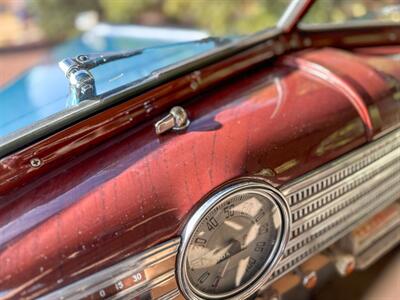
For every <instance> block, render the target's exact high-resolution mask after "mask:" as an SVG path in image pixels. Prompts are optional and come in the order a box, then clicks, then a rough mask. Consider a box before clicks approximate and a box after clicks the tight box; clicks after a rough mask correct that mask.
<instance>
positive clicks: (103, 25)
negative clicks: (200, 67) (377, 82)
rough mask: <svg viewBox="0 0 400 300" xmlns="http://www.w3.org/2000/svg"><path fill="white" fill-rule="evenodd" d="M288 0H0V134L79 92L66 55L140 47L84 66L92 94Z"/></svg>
mask: <svg viewBox="0 0 400 300" xmlns="http://www.w3.org/2000/svg"><path fill="white" fill-rule="evenodd" d="M289 2H290V0H274V1H270V0H193V1H188V0H134V1H127V0H85V1H82V0H68V1H65V0H0V68H1V72H0V74H1V76H0V138H1V137H4V136H6V135H7V134H9V133H11V132H14V131H16V130H19V129H21V128H24V127H26V126H28V125H32V124H33V123H35V122H37V121H40V120H43V119H45V118H46V117H49V116H51V115H53V114H55V113H57V112H60V111H63V110H64V109H66V108H70V107H74V106H76V105H79V103H80V102H82V100H84V99H85V97H83V98H82V97H81V94H79V93H76V92H74V91H73V90H71V87H70V86H69V80H68V79H67V78H66V73H67V72H66V69H67V67H65V65H64V67H65V69H63V70H62V69H61V68H60V67H59V66H58V62H59V61H61V60H63V59H65V58H67V57H70V58H74V57H77V56H78V55H81V54H96V53H99V54H102V55H103V54H105V53H110V52H114V53H115V52H121V51H133V50H138V49H145V50H144V51H138V53H137V54H136V55H132V56H131V57H127V58H123V59H119V60H113V61H111V62H109V63H106V64H99V65H97V66H95V67H93V66H92V67H91V68H89V69H88V70H89V72H90V76H92V77H93V80H94V82H95V91H94V93H91V94H90V95H91V96H90V97H86V98H95V99H99V98H101V96H102V95H104V94H105V93H109V92H112V91H115V90H118V89H120V88H121V87H124V86H126V85H129V84H131V85H132V84H135V83H138V82H140V81H141V80H144V79H146V78H149V77H151V75H152V74H154V72H157V71H159V70H162V69H163V68H166V67H171V66H174V65H175V64H177V63H181V62H184V61H186V60H188V59H191V58H193V57H196V56H198V55H200V54H204V53H207V52H209V51H211V50H213V49H216V48H219V47H222V46H224V45H227V44H229V43H233V42H235V41H238V40H240V39H244V38H246V37H247V36H249V35H252V34H254V33H257V32H260V31H262V30H268V28H272V27H274V26H275V24H276V23H277V21H278V20H279V18H280V16H281V15H282V14H283V12H284V10H285V9H286V7H287V6H288V4H289ZM4 70H7V71H4ZM63 71H64V72H63ZM69 79H71V78H69Z"/></svg>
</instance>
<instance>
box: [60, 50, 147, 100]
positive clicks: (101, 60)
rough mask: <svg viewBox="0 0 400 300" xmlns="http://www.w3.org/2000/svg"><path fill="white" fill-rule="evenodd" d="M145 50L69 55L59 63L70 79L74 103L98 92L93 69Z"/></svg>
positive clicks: (92, 96) (90, 97) (91, 97)
mask: <svg viewBox="0 0 400 300" xmlns="http://www.w3.org/2000/svg"><path fill="white" fill-rule="evenodd" d="M142 52H143V50H141V49H139V50H132V51H126V52H114V53H105V54H84V55H78V56H75V57H67V58H65V59H63V60H62V61H60V62H59V63H58V66H59V67H60V68H61V70H62V71H63V72H64V75H65V77H67V79H68V80H69V86H70V91H71V97H72V103H73V104H78V103H79V102H81V101H83V100H88V99H94V98H95V97H96V96H97V94H96V82H95V79H94V77H93V75H92V73H91V72H90V70H91V69H93V68H95V67H97V66H99V65H103V64H106V63H108V62H111V61H114V60H118V59H123V58H128V57H132V56H135V55H138V54H141V53H142Z"/></svg>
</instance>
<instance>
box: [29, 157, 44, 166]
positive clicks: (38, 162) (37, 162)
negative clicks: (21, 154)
mask: <svg viewBox="0 0 400 300" xmlns="http://www.w3.org/2000/svg"><path fill="white" fill-rule="evenodd" d="M30 164H31V166H32V167H34V168H39V167H40V166H41V165H42V160H41V159H40V158H37V157H34V158H32V159H31V160H30Z"/></svg>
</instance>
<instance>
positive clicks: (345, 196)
mask: <svg viewBox="0 0 400 300" xmlns="http://www.w3.org/2000/svg"><path fill="white" fill-rule="evenodd" d="M399 147H400V130H397V131H395V132H393V133H391V134H388V135H387V136H385V137H383V138H381V139H379V140H377V141H374V142H372V143H371V144H368V145H366V146H363V147H362V148H360V149H358V150H356V151H354V152H352V153H350V154H348V155H345V156H344V157H342V158H340V159H338V160H336V161H334V162H332V163H329V164H327V165H325V166H323V167H322V168H320V169H318V170H315V171H313V172H311V173H309V174H307V175H305V176H303V177H302V178H299V179H296V180H295V181H293V182H291V183H289V184H287V185H285V186H283V187H281V189H280V190H281V191H282V193H283V194H284V195H285V196H286V199H288V201H289V205H290V209H291V214H292V228H291V237H290V240H289V242H288V245H287V247H286V250H285V254H284V257H283V259H282V260H281V262H280V263H279V265H278V266H277V268H276V270H275V272H274V273H273V275H272V277H271V279H270V282H271V281H272V280H275V279H277V278H278V277H281V276H282V275H284V274H285V273H287V272H289V271H290V270H292V269H293V268H295V267H296V266H298V265H299V264H301V263H302V262H303V261H305V260H306V259H308V258H309V257H311V256H312V255H314V254H316V253H318V252H320V251H322V250H324V249H325V248H327V247H328V246H330V245H332V244H333V243H334V242H335V241H337V240H338V239H340V238H341V237H343V236H344V235H346V234H347V233H348V232H350V231H351V230H352V229H353V228H354V227H355V226H356V225H357V224H359V223H360V222H362V221H363V220H365V219H366V218H368V217H369V216H370V215H371V214H374V213H376V212H377V211H379V210H381V209H383V208H384V207H386V206H387V205H389V204H391V203H392V202H394V201H396V200H397V199H399V198H400V175H399V174H400V148H399Z"/></svg>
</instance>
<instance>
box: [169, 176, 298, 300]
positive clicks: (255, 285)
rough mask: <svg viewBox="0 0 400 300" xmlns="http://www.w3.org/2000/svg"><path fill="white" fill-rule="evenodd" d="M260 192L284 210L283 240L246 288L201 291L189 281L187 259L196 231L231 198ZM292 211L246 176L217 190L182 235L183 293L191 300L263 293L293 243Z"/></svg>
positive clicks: (272, 192) (276, 195)
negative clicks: (290, 236) (211, 293)
mask: <svg viewBox="0 0 400 300" xmlns="http://www.w3.org/2000/svg"><path fill="white" fill-rule="evenodd" d="M243 192H244V193H246V192H248V193H256V194H260V195H262V196H263V197H266V198H268V200H269V201H272V202H273V203H274V204H275V205H276V206H277V207H278V208H279V211H280V215H281V218H282V230H281V231H280V236H279V239H277V241H278V242H277V243H276V244H275V246H274V248H273V250H272V252H271V255H270V256H269V257H268V258H267V259H266V260H265V262H264V263H263V267H262V268H261V269H260V271H258V272H257V273H256V274H255V275H254V277H253V278H252V279H251V280H249V281H248V282H246V283H245V284H244V285H243V286H241V287H239V288H237V289H235V290H233V291H230V292H226V293H223V294H218V295H210V294H206V293H204V292H201V291H199V290H197V289H196V288H195V287H194V286H193V285H192V284H191V283H190V280H189V278H188V274H187V268H186V266H187V265H186V264H187V263H186V260H187V255H188V246H189V242H190V239H191V237H192V235H193V234H194V232H195V231H196V228H197V227H198V226H199V224H200V222H201V221H202V219H203V218H204V217H205V216H206V215H207V214H208V213H209V212H210V211H211V210H212V209H213V208H214V207H215V206H216V205H218V204H219V203H221V202H222V201H224V200H225V199H226V198H227V197H230V196H231V195H233V194H237V193H243ZM290 224H291V217H290V210H289V206H288V204H287V202H286V200H285V198H284V196H283V195H282V194H281V193H280V192H279V190H277V189H275V188H274V187H272V186H271V185H269V184H268V183H267V182H265V181H264V180H263V179H260V178H253V177H246V178H241V179H239V180H235V181H232V182H229V183H228V184H226V185H224V186H222V187H220V188H219V189H218V190H217V191H215V192H213V193H211V194H210V195H209V196H207V197H206V200H205V202H204V203H202V204H201V205H200V207H198V208H197V209H196V211H195V212H194V213H193V214H192V215H191V217H190V218H189V219H188V221H187V223H186V225H185V227H184V229H183V232H182V234H181V238H182V241H181V245H180V248H179V252H178V257H177V263H176V275H177V276H176V277H177V282H178V286H179V288H180V290H181V292H182V294H183V295H184V296H185V297H186V298H187V299H190V300H192V299H193V300H204V299H215V300H217V299H246V298H248V297H249V296H251V295H252V294H254V293H255V292H256V291H257V290H259V289H260V288H261V287H262V286H263V285H264V284H265V283H266V282H267V280H268V278H269V277H270V275H271V274H272V271H273V270H274V267H275V266H276V265H277V263H278V262H279V260H280V259H281V258H282V256H283V252H284V250H285V247H286V244H287V242H288V240H289V233H290Z"/></svg>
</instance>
